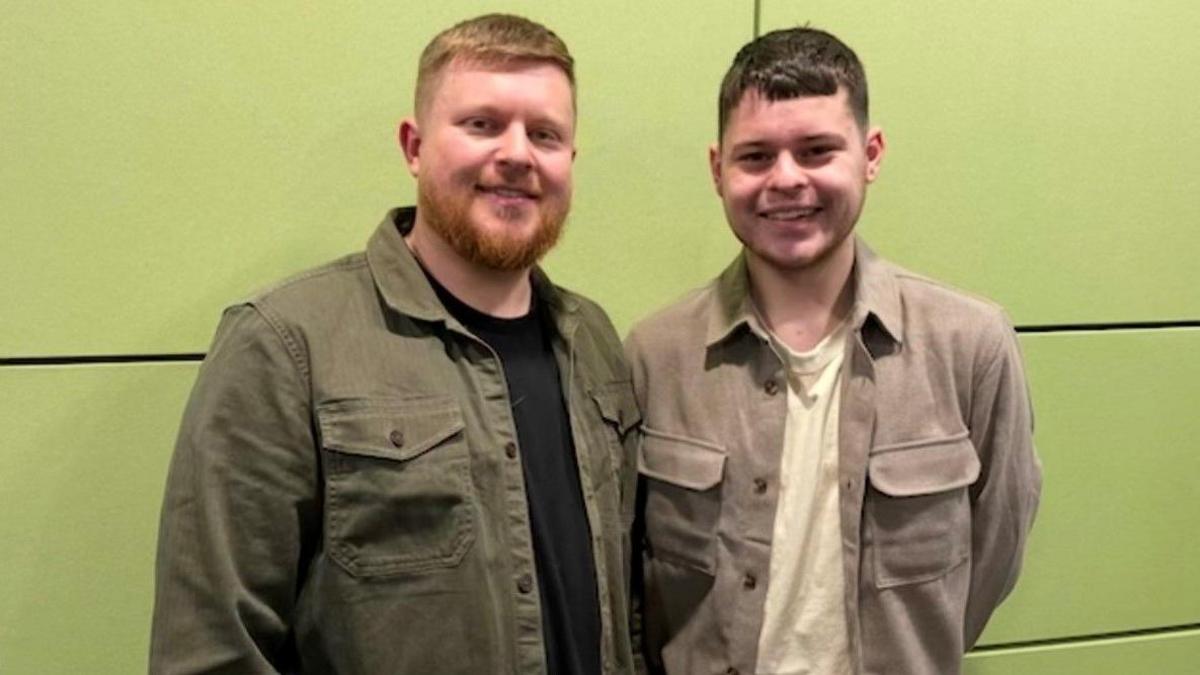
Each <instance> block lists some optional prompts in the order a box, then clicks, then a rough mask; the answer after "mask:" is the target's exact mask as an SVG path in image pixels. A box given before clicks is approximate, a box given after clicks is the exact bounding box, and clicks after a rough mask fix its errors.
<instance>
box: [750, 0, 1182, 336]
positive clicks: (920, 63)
mask: <svg viewBox="0 0 1200 675" xmlns="http://www.w3.org/2000/svg"><path fill="white" fill-rule="evenodd" d="M806 22H811V23H812V25H815V26H818V27H822V28H826V29H828V30H831V31H833V32H834V33H836V34H838V35H839V36H841V37H842V38H844V39H845V40H846V41H847V42H848V43H849V44H850V45H851V46H852V47H854V48H855V50H856V51H857V52H858V53H859V56H860V57H861V58H862V59H863V61H864V63H865V64H866V67H867V75H868V78H869V80H870V81H871V99H872V117H873V121H874V122H876V123H878V124H880V125H881V126H882V127H883V128H884V131H885V133H886V134H887V137H888V140H889V146H888V155H887V157H886V158H885V161H884V167H883V173H882V177H881V178H880V180H879V182H878V183H877V184H876V186H875V187H874V189H873V192H872V195H871V198H870V199H869V200H868V206H867V210H866V212H865V214H864V220H863V226H864V227H863V231H864V232H865V234H866V235H867V237H868V238H869V239H870V240H871V241H872V242H873V243H874V244H875V245H876V247H877V248H878V249H880V250H881V251H882V252H883V253H885V254H888V255H890V256H892V257H893V258H895V259H897V260H898V261H900V262H902V263H905V264H908V265H910V266H912V267H915V268H916V269H919V270H921V271H923V272H926V273H928V274H931V275H934V276H937V277H940V278H942V279H945V280H947V281H951V282H954V283H956V284H958V285H960V286H964V287H966V288H971V289H973V290H976V291H979V292H982V293H985V294H987V295H990V296H992V297H993V298H995V299H996V300H998V301H1000V302H1001V303H1002V304H1004V305H1005V306H1006V307H1007V308H1008V309H1009V310H1010V312H1012V314H1013V316H1014V319H1015V320H1016V321H1017V322H1018V323H1022V324H1027V325H1028V324H1062V323H1091V322H1112V321H1147V320H1179V319H1198V318H1200V293H1197V292H1196V291H1195V286H1194V281H1193V278H1192V277H1193V272H1192V271H1189V270H1190V269H1191V264H1190V263H1189V261H1190V260H1191V259H1192V258H1194V257H1195V252H1196V251H1197V250H1198V249H1200V230H1197V228H1196V227H1194V224H1195V223H1196V222H1197V220H1200V201H1198V200H1197V199H1196V198H1195V195H1196V194H1197V192H1198V191H1200V127H1197V125H1195V124H1191V123H1189V122H1187V120H1191V119H1192V118H1193V117H1194V111H1195V109H1196V106H1197V103H1198V96H1200V94H1198V93H1197V92H1200V69H1198V68H1196V64H1197V63H1200V42H1198V41H1197V40H1195V38H1194V36H1195V35H1196V34H1197V33H1198V32H1200V5H1197V4H1196V3H1191V2H1185V1H1184V0H1152V1H1150V2H1138V3H1131V2H1118V1H1117V0H1099V1H1097V2H1087V3H1066V2H1039V1H1038V0H1014V1H1013V2H1002V3H979V2H968V3H963V2H953V1H950V0H934V1H930V2H922V3H911V2H900V1H899V0H882V1H877V0H874V1H870V2H867V1H865V0H814V1H811V2H794V1H784V0H762V9H761V23H762V31H764V32H765V31H767V30H771V29H775V28H781V27H785V26H790V25H796V24H800V23H806Z"/></svg>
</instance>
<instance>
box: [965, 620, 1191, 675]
mask: <svg viewBox="0 0 1200 675" xmlns="http://www.w3.org/2000/svg"><path fill="white" fill-rule="evenodd" d="M1198 666H1200V631H1194V630H1193V631H1181V632H1178V633H1166V634H1161V635H1148V636H1144V637H1135V638H1123V639H1116V640H1096V641H1085V642H1078V643H1072V644H1063V645H1051V646H1045V647H1030V648H1025V649H1011V650H1007V649H1006V650H997V651H994V652H981V653H975V654H968V655H967V663H966V667H965V668H964V669H963V672H964V673H965V675H1143V674H1145V675H1195V673H1196V671H1197V668H1198Z"/></svg>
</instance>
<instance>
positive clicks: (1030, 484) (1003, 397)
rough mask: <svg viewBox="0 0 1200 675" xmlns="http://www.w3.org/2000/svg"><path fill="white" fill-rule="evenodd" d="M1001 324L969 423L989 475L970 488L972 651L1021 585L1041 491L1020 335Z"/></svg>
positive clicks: (968, 641) (968, 636)
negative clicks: (995, 613) (1019, 577)
mask: <svg viewBox="0 0 1200 675" xmlns="http://www.w3.org/2000/svg"><path fill="white" fill-rule="evenodd" d="M996 324H997V325H996V326H995V327H994V328H993V330H994V334H996V335H998V336H999V339H998V340H997V342H996V346H995V347H994V348H993V349H992V350H990V355H988V356H986V357H985V358H984V359H982V363H981V364H980V365H979V366H978V370H977V372H979V373H980V374H979V375H978V376H977V377H976V378H975V384H974V391H973V394H972V397H971V412H970V415H971V416H970V420H969V424H970V429H971V441H972V442H973V443H974V444H975V448H976V450H977V451H978V452H979V458H980V461H981V463H982V465H983V468H982V471H981V473H980V476H979V480H978V481H977V482H976V483H975V484H974V485H973V486H971V504H972V517H973V523H972V551H971V554H972V555H971V561H972V562H971V590H970V593H971V594H970V597H969V599H968V601H967V612H966V619H965V624H964V626H963V638H964V644H965V645H966V647H967V648H968V649H969V648H971V647H972V646H974V644H975V641H976V640H978V639H979V635H980V633H982V632H983V628H984V626H985V625H986V624H987V621H988V618H989V617H991V615H992V612H993V611H994V610H995V609H996V607H997V606H998V605H999V604H1000V602H1001V601H1002V600H1003V599H1004V598H1005V596H1007V595H1008V593H1009V592H1010V591H1011V590H1012V588H1013V586H1014V585H1015V584H1016V581H1017V575H1018V573H1019V572H1020V569H1021V558H1022V556H1023V554H1024V549H1025V541H1026V538H1027V536H1028V534H1029V529H1030V527H1031V526H1032V524H1033V516H1034V513H1035V512H1036V510H1037V505H1038V499H1039V496H1040V494H1041V485H1042V474H1041V465H1040V463H1039V462H1038V459H1037V456H1036V454H1035V453H1034V448H1033V412H1032V410H1031V407H1030V402H1029V392H1028V388H1027V386H1026V382H1025V374H1024V371H1023V368H1022V366H1021V354H1020V351H1019V349H1018V346H1017V339H1016V333H1015V332H1014V331H1013V329H1012V327H1011V325H1009V323H1008V321H1007V320H1006V319H1005V318H1004V317H1003V316H1002V315H998V318H997V321H996Z"/></svg>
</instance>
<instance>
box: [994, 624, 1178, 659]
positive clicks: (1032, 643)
mask: <svg viewBox="0 0 1200 675" xmlns="http://www.w3.org/2000/svg"><path fill="white" fill-rule="evenodd" d="M1194 630H1200V623H1186V624H1180V625H1177V626H1160V627H1158V628H1142V629H1138V630H1126V631H1115V632H1112V633H1095V634H1092V635H1072V636H1070V637H1060V638H1047V639H1045V640H1021V641H1017V642H997V643H995V644H987V645H980V646H978V647H976V648H974V649H972V650H971V653H973V654H979V653H983V652H996V651H1001V650H1006V649H1023V648H1027V647H1047V646H1054V645H1071V644H1077V643H1080V642H1096V641H1099V640H1117V639H1121V638H1133V637H1149V636H1163V635H1172V634H1174V633H1184V632H1188V631H1194Z"/></svg>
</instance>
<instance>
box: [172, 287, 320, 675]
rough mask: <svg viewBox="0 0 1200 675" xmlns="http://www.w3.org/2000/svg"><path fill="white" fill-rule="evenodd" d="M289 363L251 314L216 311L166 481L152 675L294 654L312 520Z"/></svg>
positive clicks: (271, 332)
mask: <svg viewBox="0 0 1200 675" xmlns="http://www.w3.org/2000/svg"><path fill="white" fill-rule="evenodd" d="M291 346H292V347H294V345H291ZM294 356H295V355H294V354H293V353H291V352H290V351H289V344H287V343H285V341H284V340H283V338H282V334H280V333H277V332H276V331H275V329H274V328H273V327H272V325H271V324H270V323H269V322H268V321H267V320H266V319H265V318H264V316H263V315H262V314H261V313H260V312H259V311H258V310H257V309H255V308H254V307H253V306H250V305H241V306H235V307H232V308H230V309H228V310H227V311H226V313H225V315H224V317H223V318H222V321H221V325H220V327H219V328H218V330H217V334H216V337H215V339H214V343H213V345H212V348H211V350H210V352H209V354H208V356H207V358H206V359H205V361H204V364H203V365H202V366H201V368H200V374H199V377H198V380H197V382H196V385H195V388H194V390H193V392H192V395H191V398H190V399H189V401H188V404H187V408H186V412H185V414H184V418H183V423H182V427H181V429H180V431H179V437H178V440H177V444H176V447H175V454H174V457H173V459H172V461H171V465H170V471H169V475H168V478H167V485H166V495H165V498H164V503H163V511H162V519H161V523H160V532H159V545H158V560H157V566H156V596H155V604H154V614H153V623H152V632H151V648H150V672H152V673H202V672H203V673H207V672H231V673H232V672H237V673H269V672H276V671H286V670H287V669H289V664H290V662H291V661H292V660H293V658H294V657H293V656H292V655H291V654H289V650H291V649H292V647H291V646H290V642H289V640H288V633H289V631H290V629H291V625H290V624H291V616H292V614H293V609H294V605H295V598H296V589H297V588H298V587H299V581H300V579H301V578H302V575H303V574H304V566H305V563H304V561H305V560H306V558H307V557H308V553H309V552H310V551H311V547H313V546H314V545H315V544H316V537H317V536H319V535H318V532H319V518H320V515H319V495H320V491H319V487H318V459H317V457H318V455H317V452H316V450H315V449H314V440H313V431H312V422H311V413H310V409H311V408H310V404H309V387H308V385H307V384H306V376H305V374H304V373H303V372H302V371H301V369H300V364H301V362H299V361H298V360H297V359H296V358H294Z"/></svg>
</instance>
